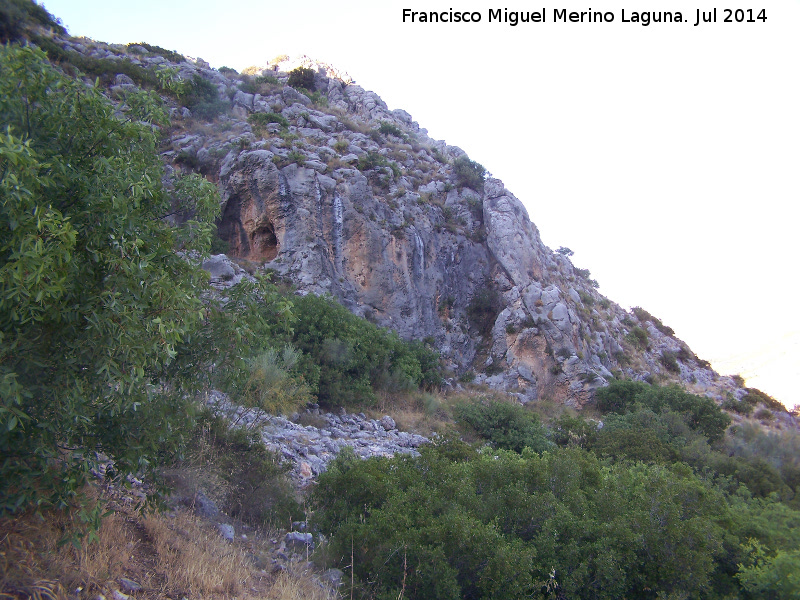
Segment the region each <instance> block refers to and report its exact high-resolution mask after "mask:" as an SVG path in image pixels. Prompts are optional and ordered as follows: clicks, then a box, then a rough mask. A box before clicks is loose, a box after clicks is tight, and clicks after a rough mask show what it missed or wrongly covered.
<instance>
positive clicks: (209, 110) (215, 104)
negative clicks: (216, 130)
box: [178, 74, 228, 120]
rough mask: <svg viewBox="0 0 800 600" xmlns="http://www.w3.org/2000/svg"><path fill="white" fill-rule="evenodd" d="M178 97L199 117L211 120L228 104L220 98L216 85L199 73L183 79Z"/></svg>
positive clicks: (225, 108)
mask: <svg viewBox="0 0 800 600" xmlns="http://www.w3.org/2000/svg"><path fill="white" fill-rule="evenodd" d="M178 99H179V100H180V101H181V102H183V103H184V105H185V106H186V107H187V108H188V109H189V110H191V111H192V113H193V114H194V115H195V116H197V117H200V118H203V119H208V120H211V119H213V118H214V117H216V116H218V115H220V114H222V113H223V112H225V111H226V110H227V109H228V104H227V103H226V102H224V101H223V100H221V99H220V97H219V90H218V89H217V86H216V85H214V84H213V83H212V82H210V81H209V80H208V79H205V78H203V77H201V76H200V75H197V74H195V75H192V78H191V79H190V80H188V81H184V82H183V85H182V86H181V88H180V92H179V93H178Z"/></svg>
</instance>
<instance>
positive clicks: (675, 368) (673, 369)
mask: <svg viewBox="0 0 800 600" xmlns="http://www.w3.org/2000/svg"><path fill="white" fill-rule="evenodd" d="M658 362H660V363H661V364H662V365H664V368H665V369H666V370H667V371H669V372H670V373H680V372H681V367H680V365H679V364H678V359H677V358H675V353H674V352H670V351H668V350H664V351H663V352H662V353H661V356H659V357H658Z"/></svg>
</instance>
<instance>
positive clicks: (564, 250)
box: [556, 246, 575, 256]
mask: <svg viewBox="0 0 800 600" xmlns="http://www.w3.org/2000/svg"><path fill="white" fill-rule="evenodd" d="M556 252H558V253H559V254H560V255H561V256H572V255H573V254H575V253H574V252H573V251H572V250H570V249H569V248H567V247H566V246H560V247H559V248H558V250H556Z"/></svg>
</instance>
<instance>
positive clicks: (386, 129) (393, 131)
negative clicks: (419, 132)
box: [378, 121, 404, 138]
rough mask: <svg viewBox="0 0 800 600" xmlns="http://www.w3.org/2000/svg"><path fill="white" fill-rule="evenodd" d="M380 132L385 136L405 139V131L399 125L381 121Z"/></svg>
mask: <svg viewBox="0 0 800 600" xmlns="http://www.w3.org/2000/svg"><path fill="white" fill-rule="evenodd" d="M378 131H379V132H380V133H382V134H383V135H393V136H395V137H399V138H402V137H404V136H403V131H402V130H401V129H400V128H399V127H398V126H397V125H395V124H394V123H389V122H388V121H380V124H379V126H378Z"/></svg>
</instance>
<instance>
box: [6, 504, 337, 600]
mask: <svg viewBox="0 0 800 600" xmlns="http://www.w3.org/2000/svg"><path fill="white" fill-rule="evenodd" d="M76 518H77V515H76V511H72V512H62V511H53V512H47V513H43V514H41V515H38V514H36V513H33V512H29V513H25V514H22V515H17V516H14V517H10V518H4V519H2V520H0V598H3V599H5V598H34V599H49V600H67V599H68V598H75V597H81V598H83V597H86V598H92V597H95V596H96V595H97V594H104V595H106V597H110V596H109V595H110V594H111V593H113V591H114V590H117V589H119V581H120V579H121V578H123V577H126V578H129V579H131V580H133V581H135V582H137V583H138V584H139V585H141V586H142V590H140V591H137V592H134V593H133V594H132V595H131V598H148V599H156V598H183V597H187V598H203V599H217V598H219V599H226V598H234V597H236V598H238V599H240V600H251V599H252V600H254V599H256V598H269V599H274V600H284V599H285V600H290V599H301V598H304V599H305V598H308V599H312V600H317V599H319V600H324V599H328V598H331V599H332V598H335V597H336V594H334V593H333V592H331V591H330V590H329V589H326V588H322V587H321V586H320V585H319V584H318V583H317V582H316V581H315V580H314V578H313V577H312V574H311V573H310V572H305V571H302V570H297V571H295V570H293V569H292V568H291V567H290V569H289V571H288V572H280V573H277V574H268V573H267V572H266V571H263V570H260V569H259V568H258V567H257V563H258V562H259V561H258V558H259V557H260V558H261V562H262V564H264V563H265V562H267V563H268V560H267V561H265V559H264V557H267V559H268V557H269V553H268V552H269V545H270V542H269V540H267V539H263V538H259V537H255V536H253V538H252V539H248V540H237V541H235V542H233V543H230V542H226V541H225V540H224V539H223V538H222V537H221V536H220V534H219V533H218V532H217V530H216V527H215V526H214V524H212V523H208V522H204V521H202V520H200V519H199V518H198V517H195V516H194V515H192V514H190V513H188V512H186V511H178V512H176V513H171V514H160V513H155V512H145V511H142V510H139V509H135V508H130V507H129V508H122V507H120V510H118V511H117V512H116V513H114V514H112V515H111V516H109V517H107V518H105V519H104V520H103V523H102V526H101V528H100V530H99V532H98V535H99V540H98V541H96V542H94V543H92V544H84V546H83V547H82V548H81V549H80V550H76V549H75V548H74V547H72V546H71V545H69V544H66V545H59V540H61V539H62V538H63V537H64V535H65V534H69V533H70V532H71V531H73V530H74V529H75V527H76V524H75V520H76ZM78 589H80V594H77V593H76V590H78Z"/></svg>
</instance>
